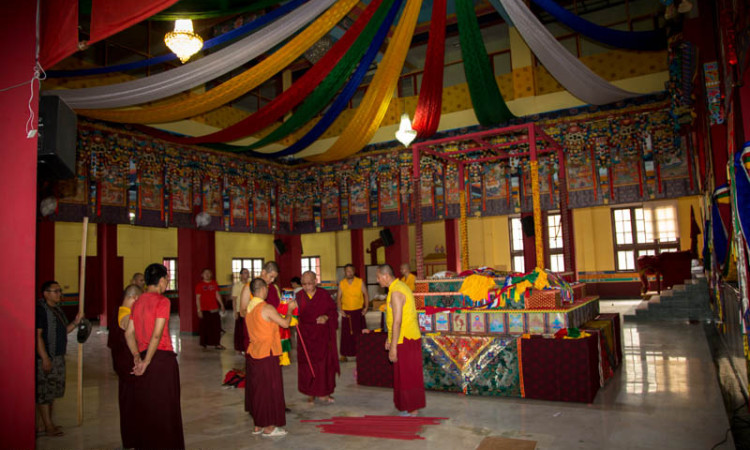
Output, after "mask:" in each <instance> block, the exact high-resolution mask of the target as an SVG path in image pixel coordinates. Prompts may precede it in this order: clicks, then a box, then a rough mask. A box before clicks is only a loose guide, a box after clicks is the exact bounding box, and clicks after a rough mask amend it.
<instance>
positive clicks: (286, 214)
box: [276, 202, 292, 223]
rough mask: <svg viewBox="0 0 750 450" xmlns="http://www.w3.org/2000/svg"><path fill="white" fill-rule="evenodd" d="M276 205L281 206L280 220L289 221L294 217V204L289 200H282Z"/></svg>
mask: <svg viewBox="0 0 750 450" xmlns="http://www.w3.org/2000/svg"><path fill="white" fill-rule="evenodd" d="M276 207H277V208H279V222H284V223H289V222H290V221H291V218H292V216H291V213H292V205H290V204H289V202H280V203H279V204H278V205H276Z"/></svg>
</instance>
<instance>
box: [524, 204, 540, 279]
mask: <svg viewBox="0 0 750 450" xmlns="http://www.w3.org/2000/svg"><path fill="white" fill-rule="evenodd" d="M526 217H530V218H531V219H525V218H526ZM533 218H534V213H530V212H529V213H523V214H521V220H522V221H523V220H532V224H533V223H534V222H533ZM530 229H531V230H532V231H533V229H534V227H533V225H532V226H531V227H530ZM542 229H544V227H542ZM526 231H527V230H524V233H523V265H524V269H525V270H526V272H531V271H532V270H534V269H535V268H536V239H535V238H534V233H533V232H532V233H531V234H526Z"/></svg>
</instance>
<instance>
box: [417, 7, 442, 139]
mask: <svg viewBox="0 0 750 450" xmlns="http://www.w3.org/2000/svg"><path fill="white" fill-rule="evenodd" d="M446 1H447V0H435V1H434V2H433V3H432V23H431V24H430V40H429V42H428V43H427V57H426V59H425V63H424V74H423V75H422V89H421V90H420V91H419V101H418V102H417V110H416V112H415V113H414V123H413V124H412V128H414V129H415V130H416V131H417V137H420V138H426V137H430V136H432V135H433V134H435V132H436V131H437V129H438V125H440V113H441V108H442V106H443V66H444V64H445V62H444V59H445V4H446Z"/></svg>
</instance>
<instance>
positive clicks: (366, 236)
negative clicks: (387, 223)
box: [362, 227, 385, 266]
mask: <svg viewBox="0 0 750 450" xmlns="http://www.w3.org/2000/svg"><path fill="white" fill-rule="evenodd" d="M382 229H383V227H377V228H365V229H363V230H362V245H363V246H364V255H365V265H366V266H369V265H370V263H371V262H372V259H371V256H370V253H368V250H370V242H372V241H375V240H377V239H380V230H382ZM378 264H385V247H380V248H379V249H378Z"/></svg>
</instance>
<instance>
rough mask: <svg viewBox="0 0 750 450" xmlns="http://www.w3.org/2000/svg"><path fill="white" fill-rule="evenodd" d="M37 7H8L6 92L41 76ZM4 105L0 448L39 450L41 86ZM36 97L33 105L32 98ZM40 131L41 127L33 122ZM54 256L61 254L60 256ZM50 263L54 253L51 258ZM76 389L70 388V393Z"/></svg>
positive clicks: (0, 130) (1, 80)
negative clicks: (29, 129)
mask: <svg viewBox="0 0 750 450" xmlns="http://www.w3.org/2000/svg"><path fill="white" fill-rule="evenodd" d="M35 9H36V2H2V6H0V16H1V17H5V19H4V20H3V26H2V27H0V38H1V39H2V42H4V44H5V45H4V46H3V58H4V61H6V64H4V66H3V70H2V72H0V86H2V87H10V86H14V85H16V84H18V83H23V82H28V81H30V80H31V78H32V76H33V75H34V51H35V46H36V39H35V36H34V33H35V32H34V29H35V25H34V24H35ZM0 95H2V101H1V102H0V136H2V142H3V145H2V146H1V147H0V157H1V159H2V164H0V193H2V196H3V198H5V199H6V200H5V201H6V205H5V207H4V208H1V209H0V221H1V222H2V224H3V232H2V233H0V248H2V249H3V257H2V259H0V271H2V273H3V274H4V275H5V279H6V280H8V281H9V282H8V283H6V285H5V286H4V288H3V291H2V294H1V295H0V307H2V310H3V314H2V315H0V337H1V338H2V341H3V345H0V360H1V361H3V362H4V363H3V364H2V365H0V380H2V383H0V398H2V399H3V407H2V408H0V442H2V446H3V447H5V448H34V446H35V444H34V439H35V438H34V415H35V412H34V403H35V401H34V374H35V372H34V335H35V333H36V331H35V329H34V323H35V322H34V303H35V302H34V299H35V298H38V296H39V289H38V286H35V285H34V281H35V280H34V250H33V249H34V248H35V244H36V212H35V208H36V154H37V149H36V144H37V139H36V137H32V138H31V139H27V138H26V131H25V130H26V121H27V120H28V119H29V106H31V108H32V109H33V110H34V117H38V116H37V115H36V114H37V106H38V99H39V90H38V84H31V86H29V84H28V83H27V84H23V85H21V86H19V87H17V88H12V89H9V90H7V91H5V92H3V93H2V94H0ZM31 95H33V99H30V97H31ZM33 126H34V127H36V123H35V122H33ZM53 254H54V253H53ZM45 256H47V254H45ZM71 388H72V389H75V387H74V386H73V387H71V386H68V389H71Z"/></svg>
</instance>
